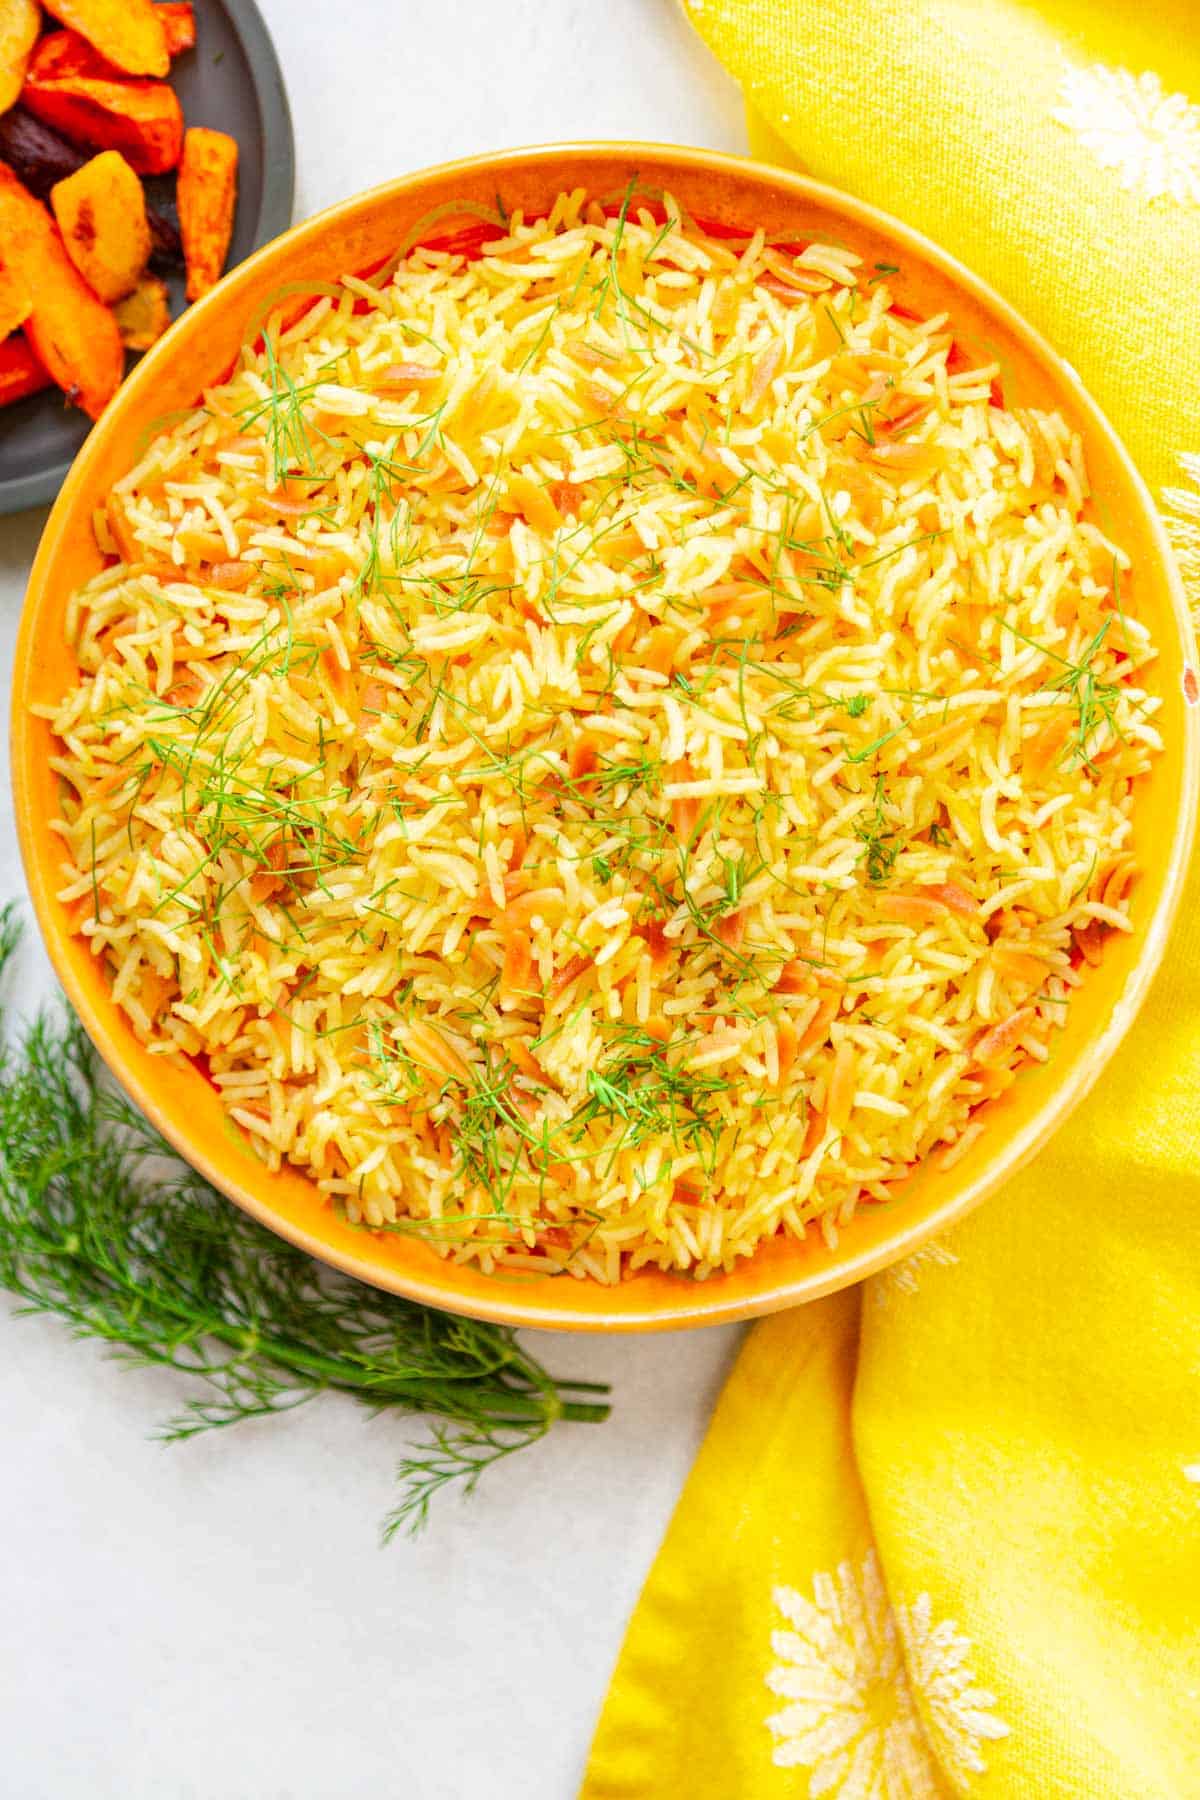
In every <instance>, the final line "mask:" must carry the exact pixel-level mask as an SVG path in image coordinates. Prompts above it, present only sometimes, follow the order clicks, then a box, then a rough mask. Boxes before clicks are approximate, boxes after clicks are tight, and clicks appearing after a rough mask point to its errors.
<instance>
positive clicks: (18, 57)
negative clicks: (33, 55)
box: [0, 0, 42, 113]
mask: <svg viewBox="0 0 1200 1800" xmlns="http://www.w3.org/2000/svg"><path fill="white" fill-rule="evenodd" d="M41 28H42V15H41V13H40V12H39V11H38V8H37V5H36V0H2V3H0V113H5V112H7V111H8V109H9V107H10V106H13V105H15V103H16V99H17V95H18V94H19V93H20V92H21V86H22V83H23V82H24V80H25V70H26V67H27V65H28V62H29V56H30V52H31V51H32V49H33V46H34V45H35V44H36V42H37V35H38V32H39V31H40V30H41Z"/></svg>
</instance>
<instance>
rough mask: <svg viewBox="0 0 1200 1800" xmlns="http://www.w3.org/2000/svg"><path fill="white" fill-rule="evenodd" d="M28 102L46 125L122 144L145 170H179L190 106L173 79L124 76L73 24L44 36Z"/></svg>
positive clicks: (133, 163)
mask: <svg viewBox="0 0 1200 1800" xmlns="http://www.w3.org/2000/svg"><path fill="white" fill-rule="evenodd" d="M21 100H22V103H23V104H24V105H25V106H26V107H27V108H28V110H29V111H30V112H31V113H33V114H35V116H36V117H37V118H39V119H41V120H42V122H43V124H46V125H49V126H51V127H52V128H53V129H54V130H55V131H60V132H62V134H63V136H64V137H68V138H71V139H73V140H74V141H75V142H76V143H81V144H90V145H92V146H94V148H96V149H97V150H119V151H120V152H121V154H122V156H123V157H124V158H125V160H126V162H127V163H128V164H129V165H130V167H131V168H133V169H135V170H136V171H137V173H138V174H139V175H159V174H161V173H162V172H163V171H164V170H166V169H173V168H174V167H175V165H176V164H177V163H178V161H179V152H180V149H181V147H182V144H183V113H182V111H181V110H180V106H179V98H178V96H177V95H176V93H175V90H174V88H171V87H168V85H167V83H166V82H165V81H124V80H120V79H114V72H113V70H112V69H110V68H109V67H108V66H107V64H106V63H105V61H104V59H103V57H100V56H97V55H96V53H95V51H94V50H93V49H92V48H91V47H90V45H88V44H87V43H85V42H84V40H83V39H82V38H81V37H79V36H77V35H76V34H75V33H74V32H70V31H53V32H51V33H50V36H49V37H45V38H43V39H42V41H41V43H40V44H39V45H38V47H37V49H36V50H35V51H34V54H33V57H32V59H31V61H30V64H29V72H28V74H27V75H26V78H25V86H24V88H23V89H22V90H21Z"/></svg>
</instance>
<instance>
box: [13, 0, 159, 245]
mask: <svg viewBox="0 0 1200 1800" xmlns="http://www.w3.org/2000/svg"><path fill="white" fill-rule="evenodd" d="M0 4H3V0H0ZM89 155H90V152H89V151H87V150H81V149H80V147H79V145H78V144H72V143H69V142H68V140H67V139H66V138H65V137H61V136H60V135H59V133H58V132H57V131H54V130H52V129H51V127H50V126H49V125H44V124H43V123H42V121H41V120H40V119H35V118H34V116H33V114H32V113H31V112H27V111H26V110H25V108H24V107H23V106H14V107H13V108H12V109H11V111H9V112H7V113H4V114H3V115H2V116H0V162H6V163H7V164H8V166H9V168H10V169H11V170H12V171H13V173H14V175H16V176H17V178H18V180H20V181H22V182H23V183H24V184H25V186H26V187H27V188H28V189H29V191H30V193H31V194H36V196H37V198H38V199H39V200H48V199H49V198H50V190H51V188H52V187H53V186H54V185H55V183H56V182H58V181H65V180H66V178H67V176H68V175H74V173H75V171H76V169H82V167H83V165H84V163H86V162H87V161H88V158H89ZM173 185H174V184H173V182H171V181H170V178H169V177H167V176H158V177H154V178H152V181H151V184H150V186H149V187H147V189H146V221H147V223H148V224H149V226H150V240H151V244H152V246H153V247H152V250H151V253H150V254H151V261H152V263H153V264H154V265H155V266H156V267H157V268H158V269H159V270H160V272H165V273H170V272H171V271H172V270H174V269H181V268H182V267H183V243H182V241H181V239H180V236H179V221H178V219H177V218H176V216H175V196H174V192H173V191H170V190H173ZM152 189H153V190H154V191H151V190H152Z"/></svg>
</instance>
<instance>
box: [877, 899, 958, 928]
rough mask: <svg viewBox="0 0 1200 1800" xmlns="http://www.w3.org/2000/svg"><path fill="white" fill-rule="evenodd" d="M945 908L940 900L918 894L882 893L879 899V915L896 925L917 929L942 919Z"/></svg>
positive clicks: (944, 914)
mask: <svg viewBox="0 0 1200 1800" xmlns="http://www.w3.org/2000/svg"><path fill="white" fill-rule="evenodd" d="M947 910H948V909H947V908H946V907H945V906H944V905H943V903H942V901H940V900H933V899H927V898H925V897H924V896H923V895H919V894H884V895H882V896H881V898H880V901H879V916H880V918H881V919H890V920H891V921H892V923H893V924H896V925H910V926H911V927H912V928H913V930H914V931H919V930H920V928H921V926H922V925H935V924H936V923H937V921H938V920H939V919H944V918H945V916H946V912H947Z"/></svg>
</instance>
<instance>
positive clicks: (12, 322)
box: [0, 262, 33, 338]
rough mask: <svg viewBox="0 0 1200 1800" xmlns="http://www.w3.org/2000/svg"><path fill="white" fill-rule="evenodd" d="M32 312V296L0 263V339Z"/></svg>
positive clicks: (21, 282)
mask: <svg viewBox="0 0 1200 1800" xmlns="http://www.w3.org/2000/svg"><path fill="white" fill-rule="evenodd" d="M32 311H33V295H32V294H31V293H30V292H29V289H28V287H27V286H26V285H25V283H24V282H23V281H20V280H19V279H18V278H17V276H15V275H14V274H13V273H12V271H11V270H9V269H6V268H5V266H4V264H3V263H2V262H0V338H6V337H7V336H8V335H9V333H10V332H13V331H15V330H16V329H17V327H18V326H19V325H23V324H24V323H25V321H26V319H27V318H28V317H29V315H30V313H31V312H32Z"/></svg>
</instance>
